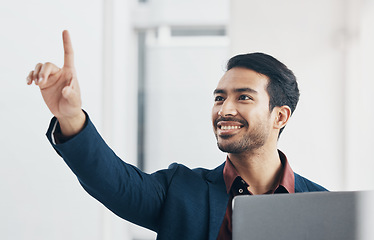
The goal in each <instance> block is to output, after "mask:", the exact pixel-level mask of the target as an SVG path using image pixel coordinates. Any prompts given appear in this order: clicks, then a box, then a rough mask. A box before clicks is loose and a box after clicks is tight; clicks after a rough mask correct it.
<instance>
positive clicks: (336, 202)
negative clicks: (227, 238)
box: [232, 191, 374, 240]
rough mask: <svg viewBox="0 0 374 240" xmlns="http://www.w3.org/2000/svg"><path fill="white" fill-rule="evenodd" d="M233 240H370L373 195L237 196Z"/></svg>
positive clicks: (373, 223) (373, 234)
mask: <svg viewBox="0 0 374 240" xmlns="http://www.w3.org/2000/svg"><path fill="white" fill-rule="evenodd" d="M232 218H233V219H232V221H233V222H232V231H233V240H248V239H254V240H273V239H274V240H275V239H276V240H286V239H287V240H290V239H295V240H324V239H326V240H373V239H374V231H373V230H374V192H372V191H357V192H309V193H295V194H274V195H255V196H250V195H246V196H237V197H235V198H234V200H233V216H232Z"/></svg>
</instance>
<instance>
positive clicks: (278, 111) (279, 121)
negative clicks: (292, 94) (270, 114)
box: [274, 105, 291, 129]
mask: <svg viewBox="0 0 374 240" xmlns="http://www.w3.org/2000/svg"><path fill="white" fill-rule="evenodd" d="M274 113H275V118H274V128H276V129H281V128H282V127H284V126H286V124H287V122H288V120H289V119H290V117H291V108H290V107H289V106H286V105H284V106H281V107H275V108H274Z"/></svg>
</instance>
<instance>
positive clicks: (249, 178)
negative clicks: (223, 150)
mask: <svg viewBox="0 0 374 240" xmlns="http://www.w3.org/2000/svg"><path fill="white" fill-rule="evenodd" d="M228 156H229V158H230V160H231V162H232V164H233V165H234V166H235V168H236V170H237V171H238V173H239V175H240V176H241V177H242V178H243V179H244V180H245V181H246V182H247V183H248V184H249V190H250V191H251V193H253V194H264V193H266V192H268V191H270V190H274V188H275V187H276V185H277V184H278V182H279V178H280V175H281V172H282V163H281V161H280V158H279V154H278V150H277V149H276V148H274V149H273V150H271V151H266V150H265V149H256V150H254V151H251V152H244V153H239V154H233V153H229V154H228Z"/></svg>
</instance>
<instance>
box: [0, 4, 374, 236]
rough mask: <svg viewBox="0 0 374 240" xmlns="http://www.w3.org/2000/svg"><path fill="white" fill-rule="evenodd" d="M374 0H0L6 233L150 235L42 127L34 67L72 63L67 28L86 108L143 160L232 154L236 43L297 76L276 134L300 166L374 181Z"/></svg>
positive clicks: (161, 163) (356, 184) (324, 180)
mask: <svg viewBox="0 0 374 240" xmlns="http://www.w3.org/2000/svg"><path fill="white" fill-rule="evenodd" d="M373 23H374V1H372V0H314V1H300V0H283V1H278V0H266V1H259V0H258V1H255V0H231V1H229V0H178V1H176V0H174V1H173V0H53V1H50V0H49V1H48V0H32V1H30V0H15V1H1V2H0V27H1V28H0V37H1V38H0V69H1V71H0V79H1V87H0V110H1V118H0V130H1V131H0V133H1V134H0V146H1V151H0V161H1V167H0V180H1V181H0V193H1V198H0V212H1V216H2V217H1V220H0V239H17V240H23V239H38V240H40V239H92V240H96V239H97V240H99V239H100V240H101V239H102V240H109V239H128V240H135V239H136V240H148V239H155V236H156V235H155V234H154V233H153V232H150V231H148V230H144V229H142V228H140V227H136V226H134V225H132V224H130V223H127V222H126V221H124V220H122V219H120V218H118V217H116V216H115V215H114V214H112V213H111V212H109V211H108V210H106V209H105V208H104V207H103V206H102V205H101V204H100V203H98V202H97V201H96V200H94V199H93V198H91V197H90V196H89V195H88V194H87V193H86V192H85V191H84V190H83V189H82V187H81V186H80V185H79V184H78V181H77V180H76V178H75V176H74V175H73V173H72V172H71V171H70V170H69V169H68V167H67V166H66V165H65V164H64V162H63V160H62V159H61V158H60V157H59V156H58V155H57V154H56V153H55V152H54V150H53V149H52V147H51V146H50V144H49V143H48V141H47V139H46V137H45V135H44V133H45V132H46V130H47V127H48V124H49V120H50V119H51V117H52V115H51V114H50V112H49V111H48V109H47V107H46V106H45V105H44V102H43V100H42V97H41V95H40V92H39V90H38V88H37V87H35V86H34V85H33V86H27V85H26V76H27V75H28V73H29V71H31V70H32V69H33V68H34V66H35V65H36V64H37V63H38V62H42V63H44V62H47V61H50V62H53V63H56V64H57V65H59V66H62V63H63V47H62V40H61V33H62V30H64V29H68V30H69V31H70V34H71V37H72V41H73V46H74V50H75V60H76V68H77V71H78V79H79V81H80V85H81V91H82V98H83V108H84V109H85V110H86V111H87V112H88V113H89V114H90V116H91V118H92V120H93V122H94V123H95V125H96V127H97V128H98V129H99V131H100V132H101V133H102V135H103V137H104V138H105V140H106V141H107V142H108V143H109V145H110V146H112V148H113V149H114V151H115V152H116V153H117V154H118V155H119V156H120V157H121V158H122V159H123V160H125V161H127V162H130V163H133V164H135V165H138V166H139V167H141V168H142V169H144V170H145V171H146V172H153V171H155V170H157V169H161V168H167V167H168V165H169V164H170V163H172V162H179V163H183V164H185V165H187V166H189V167H192V168H194V167H205V168H214V167H215V166H217V165H219V164H221V163H222V162H223V161H225V154H223V153H221V152H220V151H219V150H218V149H217V147H216V142H215V137H214V134H213V132H212V126H211V120H210V114H211V107H212V104H213V90H214V88H215V87H216V84H217V83H218V81H219V79H220V78H221V76H222V75H223V74H224V71H225V64H226V62H227V60H228V59H229V58H230V57H231V56H233V55H235V54H239V53H247V52H258V51H259V52H265V53H268V54H270V55H273V56H274V57H276V58H277V59H279V60H280V61H282V62H283V63H285V64H286V65H287V66H288V67H289V68H290V69H292V70H293V71H294V73H295V75H296V76H297V78H298V82H299V87H300V91H301V98H300V102H299V105H298V107H297V109H296V112H295V114H294V115H293V117H292V119H291V121H290V123H289V124H288V126H287V127H286V129H285V131H284V133H283V134H282V136H281V138H280V141H279V148H280V149H281V150H282V151H284V152H285V153H286V155H287V156H288V159H289V162H290V164H291V166H292V168H293V170H294V171H296V172H298V173H299V174H301V175H303V176H305V177H307V178H309V179H311V180H313V181H315V182H317V183H319V184H321V185H323V186H325V187H326V188H328V189H329V190H333V191H346V190H370V189H374V174H373V168H374V154H373V151H372V146H373V141H372V139H371V138H372V136H373V134H374V127H373V122H374V111H373V110H372V103H373V102H374V94H373V89H374V81H373V72H372V69H373V60H372V59H373V57H372V56H374V46H373V43H374V28H373Z"/></svg>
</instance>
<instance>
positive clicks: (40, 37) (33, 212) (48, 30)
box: [0, 0, 102, 239]
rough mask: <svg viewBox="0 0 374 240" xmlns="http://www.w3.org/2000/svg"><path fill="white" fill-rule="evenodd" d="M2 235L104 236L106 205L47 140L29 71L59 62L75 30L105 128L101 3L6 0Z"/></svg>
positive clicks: (0, 59)
mask: <svg viewBox="0 0 374 240" xmlns="http://www.w3.org/2000/svg"><path fill="white" fill-rule="evenodd" d="M0 26H1V27H0V69H1V71H0V79H1V80H0V81H1V87H0V109H1V118H0V131H1V134H0V146H1V147H0V148H1V151H0V161H1V167H0V179H1V181H0V192H1V198H0V212H1V216H2V217H1V219H0V239H101V238H100V236H101V235H102V233H101V231H102V230H101V227H100V223H101V220H100V215H101V210H100V208H101V207H100V205H99V204H98V203H97V202H96V201H94V200H93V199H92V198H91V197H89V196H88V194H87V193H85V192H84V191H83V189H82V188H81V187H80V186H79V184H78V182H77V180H76V178H75V176H74V175H73V174H72V173H71V171H70V170H69V169H68V168H67V166H66V165H65V164H64V163H63V161H62V159H60V158H59V157H58V156H57V155H56V153H55V152H54V150H53V149H52V148H51V146H50V144H49V143H48V141H47V139H46V137H45V135H44V134H45V132H46V130H47V126H48V124H49V120H50V118H51V114H50V113H49V111H48V109H47V108H46V107H45V105H44V103H43V100H42V98H41V96H40V92H39V90H38V88H37V87H35V86H27V85H26V76H27V74H28V72H29V71H30V70H32V69H33V68H34V66H35V65H36V64H37V63H38V62H46V61H52V62H55V63H57V64H58V65H60V66H61V64H62V63H63V49H62V40H61V33H62V30H63V29H69V30H70V32H71V36H72V40H73V44H74V48H75V53H76V65H77V68H78V76H79V79H80V83H81V87H82V94H83V99H84V100H83V105H84V107H85V109H87V110H88V111H89V112H90V114H91V115H92V117H93V118H95V119H96V120H97V121H96V122H97V123H98V125H99V126H100V115H101V100H102V99H101V92H100V85H101V74H102V72H101V56H102V35H101V33H102V1H97V0H94V1H91V0H86V1H72V0H60V1H57V0H54V1H47V0H38V1H26V0H23V1H1V2H0Z"/></svg>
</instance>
